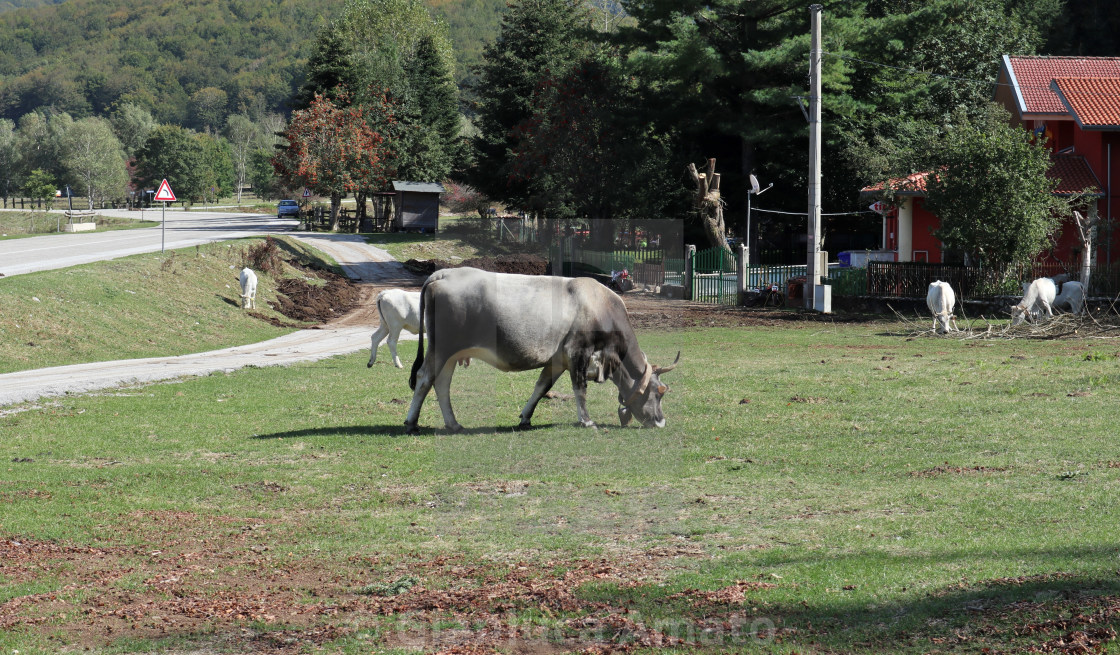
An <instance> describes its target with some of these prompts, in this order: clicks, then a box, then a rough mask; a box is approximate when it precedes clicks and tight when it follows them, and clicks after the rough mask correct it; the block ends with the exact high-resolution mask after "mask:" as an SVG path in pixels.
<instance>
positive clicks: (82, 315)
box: [0, 238, 337, 373]
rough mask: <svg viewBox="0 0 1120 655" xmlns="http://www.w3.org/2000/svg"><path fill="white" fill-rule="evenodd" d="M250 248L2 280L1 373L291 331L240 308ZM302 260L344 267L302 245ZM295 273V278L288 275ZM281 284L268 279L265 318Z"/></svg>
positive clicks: (292, 246)
mask: <svg viewBox="0 0 1120 655" xmlns="http://www.w3.org/2000/svg"><path fill="white" fill-rule="evenodd" d="M259 241H260V239H244V240H240V241H235V242H223V243H215V244H208V245H203V246H199V247H197V248H184V249H180V250H173V251H168V252H167V253H164V254H160V253H154V254H145V255H135V256H132V257H126V258H121V259H115V260H112V261H106V262H98V263H94V264H86V265H82V266H75V267H71V268H66V269H60V270H55V271H43V272H38V273H31V274H28V275H16V276H12V277H7V278H3V279H0V373H9V372H12V371H19V370H26V369H32V368H42V367H47V366H61V365H65V364H77V363H84V362H95V361H109V360H115V359H131V358H135V357H155V356H166V355H179V354H184V353H191V352H201V351H205V350H213V349H218V348H226V347H230V346H237V345H242V344H246V343H255V342H258V341H264V340H266V339H271V338H273V337H277V336H280V335H283V334H287V333H289V332H291V330H290V329H287V328H278V327H274V326H273V325H271V324H269V323H267V322H265V321H262V320H260V319H259V318H254V317H252V316H249V315H248V313H247V312H245V311H243V310H241V309H240V305H239V303H240V294H241V290H240V287H239V282H238V273H239V271H240V269H241V267H242V265H243V251H244V250H245V249H246V248H248V246H249V245H250V244H252V243H256V242H259ZM277 241H278V243H280V244H281V245H282V246H283V247H284V249H285V250H287V251H288V252H289V253H291V255H292V256H293V257H296V258H302V259H303V260H305V261H316V260H317V261H319V262H321V263H323V264H324V265H327V266H334V267H335V268H336V269H337V265H335V264H334V262H328V261H326V259H325V258H324V257H323V256H322V255H321V254H318V253H316V252H313V251H312V250H311V249H310V248H308V247H307V246H305V245H303V244H302V243H300V242H298V241H295V240H294V239H285V238H280V239H278V240H277ZM290 273H291V272H290V271H289V274H290ZM275 284H276V280H275V279H273V277H272V276H270V275H266V274H259V285H260V286H259V287H258V292H257V299H258V309H257V310H256V311H258V312H259V313H261V314H263V315H266V316H273V317H276V318H278V319H281V320H284V317H283V316H281V315H280V314H278V313H276V312H274V311H273V310H272V309H271V308H270V307H269V306H268V304H267V301H269V300H274V299H275V297H276V291H275Z"/></svg>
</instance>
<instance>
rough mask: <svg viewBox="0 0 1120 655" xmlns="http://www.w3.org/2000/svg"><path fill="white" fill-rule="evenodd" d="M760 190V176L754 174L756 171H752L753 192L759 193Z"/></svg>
mask: <svg viewBox="0 0 1120 655" xmlns="http://www.w3.org/2000/svg"><path fill="white" fill-rule="evenodd" d="M758 191H759V187H758V178H757V177H755V176H754V173H751V193H753V194H755V195H758Z"/></svg>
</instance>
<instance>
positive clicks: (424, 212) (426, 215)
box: [393, 180, 443, 232]
mask: <svg viewBox="0 0 1120 655" xmlns="http://www.w3.org/2000/svg"><path fill="white" fill-rule="evenodd" d="M393 192H394V193H395V194H397V198H396V200H397V202H396V210H397V212H396V216H395V217H394V218H393V227H394V228H395V229H397V230H403V231H411V230H415V231H419V232H435V231H437V230H439V194H441V193H443V185H442V184H439V183H438V182H405V181H400V180H394V181H393Z"/></svg>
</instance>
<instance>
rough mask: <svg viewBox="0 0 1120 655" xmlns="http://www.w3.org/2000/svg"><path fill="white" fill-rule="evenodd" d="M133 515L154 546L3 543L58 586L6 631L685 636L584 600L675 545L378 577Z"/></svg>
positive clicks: (422, 566)
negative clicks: (544, 621)
mask: <svg viewBox="0 0 1120 655" xmlns="http://www.w3.org/2000/svg"><path fill="white" fill-rule="evenodd" d="M122 518H123V519H124V520H123V521H122V530H125V531H127V532H129V533H130V534H132V535H133V536H137V537H141V538H142V541H143V543H144V545H143V546H124V547H96V548H91V547H71V546H65V545H59V544H54V543H50V542H44V541H37V540H34V539H28V538H19V539H8V540H4V541H0V575H3V576H4V577H5V579H7V580H9V581H12V582H16V583H26V584H33V583H34V582H35V581H36V580H40V579H42V580H58V581H59V584H58V585H56V586H55V590H54V591H50V592H45V593H39V594H29V595H24V596H20V597H17V598H13V599H11V600H8V601H7V602H4V603H0V629H2V630H29V631H32V632H42V633H43V634H50V635H52V636H53V637H54V638H56V639H60V640H61V642H62V643H64V644H66V645H68V646H72V647H75V648H77V649H83V648H84V649H90V650H100V649H103V648H107V647H111V646H112V645H113V644H115V643H118V642H119V641H120V640H136V639H168V638H170V639H175V638H181V639H185V640H187V642H188V643H189V644H190V645H191V646H192V647H195V648H215V649H217V650H221V651H223V652H225V651H236V652H245V653H263V652H269V653H281V654H288V653H291V654H293V655H294V654H295V653H299V652H308V651H310V650H318V649H319V647H321V646H324V645H326V644H328V643H330V642H332V641H335V640H338V639H341V638H346V637H349V636H352V635H355V634H356V633H359V632H362V631H367V632H368V631H369V630H371V629H375V628H378V627H380V629H378V630H377V632H379V633H380V634H381V636H380V637H379V639H378V641H377V645H379V646H381V647H384V648H390V649H392V648H407V649H420V650H422V651H423V652H448V653H450V652H458V653H468V652H469V653H495V652H519V653H545V652H557V653H559V652H574V651H579V650H582V649H586V648H592V649H595V652H626V651H629V650H632V649H634V648H640V647H658V646H663V645H670V644H673V645H681V644H683V643H686V642H683V641H682V640H681V639H680V638H678V637H675V636H673V635H670V634H666V633H665V632H662V631H661V630H660V629H659V628H658V627H657V626H650V625H646V624H644V623H641V622H639V621H640V619H639V620H635V619H638V617H627V616H626V614H627V613H628V610H627V608H626V607H623V606H617V605H615V604H613V603H608V602H602V601H598V600H590V599H587V598H585V597H583V596H582V595H581V594H580V593H579V589H580V588H581V587H582V586H583V585H585V584H587V583H591V582H595V583H603V582H613V583H616V584H619V585H622V586H637V585H640V584H644V583H646V582H648V581H649V580H653V579H656V578H657V576H658V575H659V573H660V572H662V571H663V570H664V568H665V567H667V566H672V560H674V559H677V558H679V556H680V554H679V553H677V552H671V553H658V552H655V551H649V552H646V553H635V554H634V555H633V556H632V557H628V558H620V559H618V560H617V561H608V560H594V561H587V560H580V561H570V562H568V561H565V562H560V561H557V562H547V563H544V564H543V565H533V564H529V563H515V564H512V565H508V566H507V565H500V564H481V565H480V564H475V563H470V562H467V561H464V560H462V559H459V558H455V557H440V558H437V559H433V560H418V559H411V558H406V560H405V561H403V562H398V563H396V564H395V565H394V566H393V567H392V569H391V570H390V571H381V565H380V562H379V561H378V559H377V558H372V559H371V558H368V557H355V558H351V560H349V561H343V562H337V561H336V562H324V561H318V560H316V559H315V558H309V557H292V556H291V554H285V552H284V550H285V549H284V547H283V546H282V545H280V544H278V543H276V541H275V540H274V539H270V538H269V537H270V531H271V530H273V529H276V528H278V527H282V526H276V525H274V524H272V523H270V522H260V521H259V520H258V519H252V518H235V517H205V516H200V515H195V514H192V513H188V512H137V513H135V514H132V515H128V516H125V517H122ZM154 525H159V526H161V528H162V530H157V529H155V528H154V527H153V526H154ZM140 533H142V534H140ZM379 571H380V572H379ZM772 587H773V585H772V584H763V583H736V584H735V585H733V586H732V587H729V588H728V589H725V590H719V591H715V592H706V591H699V590H688V591H684V592H681V593H679V594H676V595H674V596H673V598H674V600H679V601H681V602H682V604H684V605H691V606H693V607H698V608H701V607H702V608H704V610H705V612H706V613H707V614H708V616H707V617H706V618H707V619H708V620H715V621H716V622H717V624H720V625H722V624H724V623H727V622H728V621H732V622H734V621H735V620H736V619H735V617H738V616H739V615H742V617H743V618H744V619H745V617H746V616H747V614H746V609H745V607H744V605H745V604H746V603H747V602H748V601H749V599H750V598H751V597H752V596H754V595H755V594H757V593H765V590H767V589H770V588H772ZM530 607H531V608H536V609H539V611H540V612H541V613H543V614H545V615H548V616H552V617H563V618H557V619H556V622H555V623H554V624H553V627H549V628H548V629H547V630H546V629H544V628H542V627H541V626H539V625H529V624H526V623H525V622H523V621H522V620H520V619H519V612H520V611H521V610H523V609H524V608H530ZM685 621H690V620H688V619H685ZM439 626H451V627H439ZM200 635H206V636H204V637H200ZM373 643H374V642H371V645H372V644H373Z"/></svg>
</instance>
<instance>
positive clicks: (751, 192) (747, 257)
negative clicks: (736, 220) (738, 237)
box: [743, 189, 754, 271]
mask: <svg viewBox="0 0 1120 655" xmlns="http://www.w3.org/2000/svg"><path fill="white" fill-rule="evenodd" d="M753 195H754V189H747V236H746V238H745V239H744V240H743V243H745V244H746V245H747V253H746V254H745V255H743V261H744V262H745V263H744V266H745V267H746V269H747V271H750V270H751V196H753Z"/></svg>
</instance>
